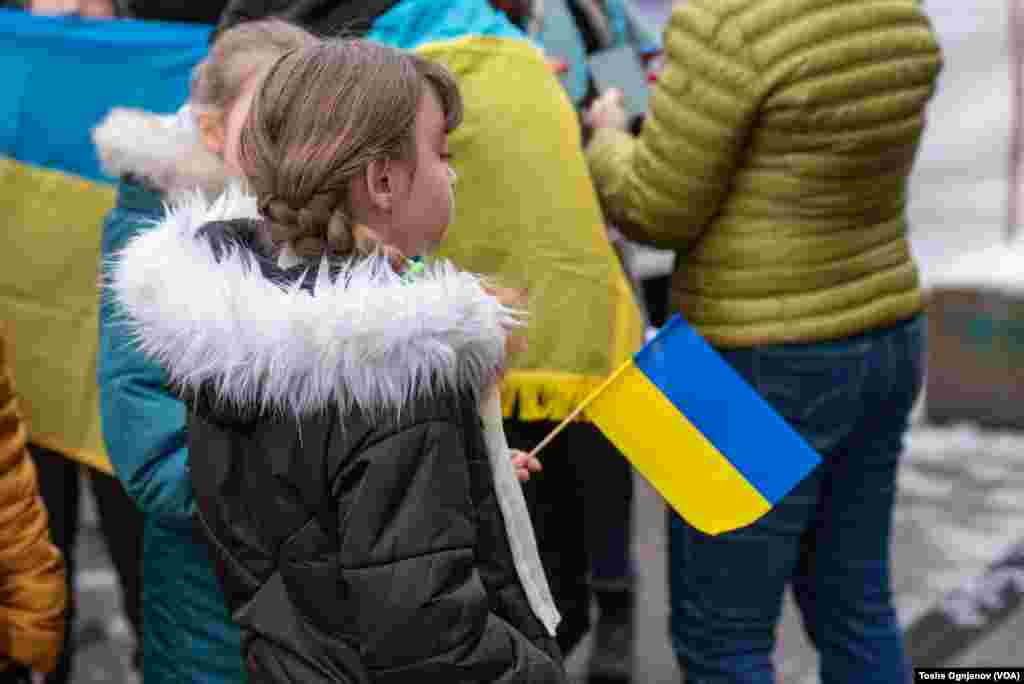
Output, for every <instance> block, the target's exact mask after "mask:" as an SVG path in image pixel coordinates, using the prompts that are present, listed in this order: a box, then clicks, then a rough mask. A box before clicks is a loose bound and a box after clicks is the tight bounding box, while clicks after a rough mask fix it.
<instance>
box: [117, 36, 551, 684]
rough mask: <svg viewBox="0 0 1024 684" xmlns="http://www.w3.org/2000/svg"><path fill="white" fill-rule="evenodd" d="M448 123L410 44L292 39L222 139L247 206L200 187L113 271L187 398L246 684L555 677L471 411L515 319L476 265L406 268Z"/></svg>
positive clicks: (440, 73)
mask: <svg viewBox="0 0 1024 684" xmlns="http://www.w3.org/2000/svg"><path fill="white" fill-rule="evenodd" d="M460 119H461V99H460V96H459V93H458V90H457V88H456V86H455V83H454V81H453V79H452V77H451V75H450V74H449V73H448V72H447V71H446V70H445V69H444V68H443V67H440V66H438V65H435V64H432V63H430V62H426V61H424V60H422V59H420V58H418V57H415V56H412V55H409V54H405V53H401V52H399V51H396V50H393V49H390V48H386V47H383V46H380V45H377V44H374V43H371V42H363V41H330V42H324V43H321V44H319V45H316V46H311V47H307V48H303V49H301V50H297V51H294V52H292V53H289V54H288V55H286V56H284V57H282V58H281V59H280V60H278V61H277V62H276V63H275V65H274V66H273V67H272V68H271V69H270V71H269V73H268V74H267V76H266V77H265V79H264V80H263V82H262V83H261V85H259V86H258V88H257V90H256V91H255V95H254V99H253V101H252V109H251V111H250V113H249V116H248V118H247V120H246V122H245V124H244V127H243V129H242V135H241V140H240V145H239V164H240V167H241V169H242V171H243V173H244V176H245V177H246V179H247V181H248V183H249V184H250V186H251V188H252V190H253V191H254V193H255V195H256V197H255V198H251V197H247V196H245V195H242V194H241V193H240V192H238V191H234V190H232V191H230V192H228V193H227V194H225V195H224V196H223V197H221V198H220V199H218V200H217V201H216V202H214V203H212V204H208V203H206V202H205V201H203V200H202V198H201V197H199V196H196V197H195V198H194V199H193V200H192V201H191V202H190V203H188V204H186V205H182V206H181V207H179V208H178V209H177V210H175V211H174V212H173V213H172V214H171V215H170V216H169V217H168V218H167V219H166V220H165V221H164V222H163V223H162V224H161V225H160V226H159V227H158V228H156V229H155V230H153V231H151V232H148V233H146V234H144V235H141V236H139V237H138V238H136V239H135V240H133V241H132V242H131V243H130V244H129V245H128V247H127V248H126V249H125V250H124V252H123V253H122V255H121V258H120V260H119V262H118V264H117V266H116V269H115V272H114V278H113V289H114V292H115V294H116V296H117V299H118V300H119V302H120V303H121V305H122V306H123V308H124V310H125V312H126V313H127V314H128V316H129V318H130V320H131V321H132V322H133V327H134V329H135V332H137V334H138V337H139V339H140V343H141V346H142V348H143V349H144V350H145V351H146V352H148V353H149V354H151V355H152V356H154V357H155V358H157V359H159V360H160V361H161V362H162V363H163V365H164V366H166V367H167V369H168V371H169V373H170V376H171V379H172V380H173V381H174V382H175V383H176V385H177V386H178V387H179V388H180V391H181V393H182V394H183V396H184V397H186V398H187V400H188V401H189V403H190V407H191V412H190V424H189V465H190V468H191V476H192V482H193V485H194V487H195V496H196V503H197V508H198V511H199V518H200V521H201V524H202V527H203V529H204V530H205V534H206V538H207V539H208V541H209V542H210V546H211V548H212V549H213V553H214V556H215V558H216V564H217V569H218V574H219V578H220V581H221V586H222V588H223V590H224V593H225V596H226V598H227V602H228V605H229V608H230V609H231V611H232V613H233V616H234V618H235V620H236V621H237V622H238V623H239V625H240V626H241V628H242V633H243V638H242V651H243V655H244V657H245V662H246V665H247V668H248V672H249V676H250V680H251V681H252V682H294V681H301V682H316V681H324V682H326V681H331V682H371V681H372V682H378V683H392V682H393V683H399V682H433V681H442V682H453V683H454V682H503V683H509V684H511V683H520V682H522V683H531V684H532V683H542V682H543V683H547V682H563V681H564V671H563V669H562V666H561V664H560V654H559V653H558V648H557V646H556V645H555V643H554V640H553V639H552V638H551V637H550V634H551V633H553V627H554V624H553V623H551V621H550V619H549V618H550V615H546V614H545V613H544V611H543V606H541V605H538V603H537V602H536V601H535V600H533V599H531V598H530V597H528V589H527V588H526V587H527V586H528V585H529V584H530V581H528V580H524V579H521V577H524V573H523V572H518V573H517V569H518V568H517V565H516V563H515V562H514V561H513V557H514V553H513V548H521V547H522V546H523V539H522V538H520V537H519V536H518V534H511V535H510V534H509V533H508V532H507V529H516V528H515V527H514V526H513V525H508V523H507V521H505V520H504V519H503V513H502V511H503V510H504V509H503V508H502V507H501V506H500V503H501V502H500V500H499V499H500V498H501V496H502V495H501V491H500V487H499V488H496V486H495V481H496V480H495V476H494V474H493V472H492V468H491V460H490V459H489V458H488V452H487V445H486V443H485V433H484V430H483V427H482V424H481V421H480V413H479V406H478V405H479V402H480V400H481V398H482V396H483V395H484V393H485V392H486V391H488V388H490V387H492V386H493V384H494V383H495V381H496V379H497V377H498V374H499V372H500V370H501V368H502V367H503V364H504V359H505V345H506V334H507V333H506V330H507V328H508V327H509V326H512V325H514V324H515V318H514V316H513V313H512V312H511V311H510V310H509V309H508V308H506V307H505V306H503V305H502V304H500V303H499V302H498V301H497V300H496V299H495V298H494V297H493V296H491V295H490V294H489V293H488V292H487V291H486V290H485V289H484V287H483V286H482V284H481V282H480V281H479V280H478V279H477V278H476V277H474V276H472V275H470V274H467V273H462V272H458V271H456V270H455V269H454V268H452V267H451V266H450V265H448V264H447V263H444V262H439V263H435V264H433V265H430V266H426V267H422V266H420V265H418V262H416V263H417V267H416V268H411V267H409V265H410V262H407V261H406V260H405V258H404V256H405V255H409V256H419V255H422V254H425V253H427V252H429V251H430V250H431V249H433V248H434V247H435V246H436V245H437V244H438V243H439V242H440V241H441V240H442V238H443V237H444V233H445V229H446V227H447V225H448V223H449V221H450V219H451V214H452V208H453V196H452V181H453V177H452V174H451V171H450V168H449V166H448V148H447V134H448V132H449V131H451V130H452V129H453V128H455V126H456V125H457V124H458V123H459V121H460ZM239 217H242V218H239ZM506 463H507V462H506ZM538 615H539V616H540V617H538Z"/></svg>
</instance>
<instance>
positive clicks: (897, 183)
mask: <svg viewBox="0 0 1024 684" xmlns="http://www.w3.org/2000/svg"><path fill="white" fill-rule="evenodd" d="M664 44H665V48H666V65H665V68H664V70H663V71H662V73H661V75H660V76H659V79H658V82H657V84H656V85H655V86H654V88H653V89H652V92H651V96H650V103H649V116H648V118H647V120H646V122H645V124H644V130H643V133H642V135H641V136H640V138H639V139H637V140H634V139H633V138H631V137H630V136H628V135H626V134H625V133H622V132H618V131H611V130H601V131H599V132H598V133H597V135H595V136H594V139H593V141H592V144H591V146H590V148H589V149H588V157H589V162H590V164H591V170H592V173H593V175H594V180H595V183H596V184H597V186H598V190H599V192H600V194H601V196H602V199H603V201H604V202H605V205H606V207H607V209H608V211H609V213H610V215H611V216H612V217H613V219H615V221H616V222H618V223H620V224H621V225H622V228H623V231H624V232H625V233H626V234H627V235H629V236H631V237H633V238H635V239H637V240H640V241H643V242H648V243H652V244H656V245H659V246H662V247H666V248H671V249H675V250H676V251H677V254H678V258H677V259H676V264H677V270H676V273H675V275H674V278H673V300H674V303H675V304H676V305H677V306H678V307H679V308H680V309H681V310H682V312H683V314H684V315H685V316H686V318H687V319H688V320H689V321H690V322H691V323H693V324H694V325H695V326H696V327H697V328H698V330H699V331H700V332H701V334H702V335H704V337H705V338H707V339H708V340H709V341H710V342H711V343H712V344H715V345H717V346H721V347H744V346H751V345H759V344H770V343H784V342H812V341H818V340H824V339H832V338H839V337H844V336H848V335H851V334H856V333H859V332H863V331H865V330H869V329H871V328H875V327H880V326H884V325H886V324H889V323H894V322H896V321H898V320H900V319H903V318H906V317H908V316H910V315H912V314H914V313H916V312H917V311H919V310H920V309H921V308H922V300H921V292H920V289H919V283H918V273H917V269H916V267H915V265H914V263H913V260H912V258H911V254H910V248H909V245H908V241H907V223H906V213H905V209H906V203H907V197H906V179H907V176H908V174H909V173H910V170H911V167H912V165H913V161H914V156H915V153H916V150H917V147H918V143H919V141H920V138H921V133H922V130H923V127H924V108H925V105H926V103H927V102H928V100H929V98H930V97H931V95H932V93H933V91H934V87H935V80H936V77H937V75H938V73H939V71H940V69H941V66H942V58H941V53H940V50H939V46H938V44H937V42H936V37H935V35H934V33H933V31H932V29H931V26H930V24H929V21H928V19H927V17H926V16H925V14H924V13H923V11H922V8H921V3H920V2H919V1H918V0H892V1H891V2H885V3H866V4H865V3H835V2H833V1H832V0H688V2H680V3H676V5H675V6H674V9H673V13H672V16H671V19H670V22H669V24H668V26H667V28H666V32H665V40H664Z"/></svg>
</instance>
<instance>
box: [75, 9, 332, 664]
mask: <svg viewBox="0 0 1024 684" xmlns="http://www.w3.org/2000/svg"><path fill="white" fill-rule="evenodd" d="M314 40H315V39H314V38H313V36H312V35H310V34H309V33H307V32H305V31H302V30H301V29H298V28H297V27H294V26H292V25H289V24H285V23H284V22H253V23H252V24H249V25H247V26H246V27H244V28H240V29H238V30H237V31H234V32H232V34H231V35H230V37H226V38H225V40H223V41H222V43H221V45H220V46H219V47H218V48H215V49H213V50H211V52H210V54H209V55H208V56H207V58H206V59H204V60H203V61H202V62H201V63H200V64H199V65H198V66H197V67H196V69H195V70H194V72H193V78H192V85H191V99H190V102H189V104H188V105H187V106H185V107H183V108H182V109H181V110H180V111H179V112H178V113H177V114H174V115H170V116H160V115H157V114H152V113H149V112H145V111H141V110H136V109H123V108H116V109H113V110H111V111H110V112H109V113H108V114H107V116H106V117H105V118H104V119H103V120H102V121H101V122H100V124H99V125H98V126H97V127H96V128H95V129H94V131H93V142H94V144H95V146H96V151H97V153H98V156H99V158H100V160H101V162H102V165H103V167H104V170H105V171H106V172H107V173H108V174H110V175H112V176H114V177H117V178H119V179H120V181H119V184H118V192H117V203H116V205H115V207H114V208H113V209H112V210H111V211H110V213H109V214H108V215H107V217H106V220H105V222H104V226H103V238H102V257H103V260H104V263H105V264H107V263H109V262H110V261H111V259H112V258H113V257H114V256H115V255H116V254H117V253H118V252H119V251H120V250H121V249H123V248H124V246H125V245H126V244H127V243H128V241H129V240H130V239H131V238H133V237H134V236H135V235H137V234H138V233H139V232H141V231H144V230H146V229H148V228H150V227H152V226H153V225H155V224H156V222H157V221H159V220H160V219H162V218H163V217H164V215H165V209H166V205H165V203H173V202H175V201H176V200H179V199H181V198H183V197H186V196H187V195H188V194H189V193H195V192H201V193H204V194H205V195H207V196H208V197H213V196H216V195H218V194H219V193H220V192H222V191H223V189H224V188H225V187H226V185H227V183H228V182H229V179H230V178H231V176H232V174H231V172H230V170H229V167H228V165H227V164H226V163H225V162H224V161H223V160H222V157H223V152H224V140H225V139H226V136H227V131H228V128H229V126H231V125H237V122H236V121H235V119H237V117H234V118H233V117H232V114H233V112H234V111H235V109H236V107H235V105H236V104H237V103H238V102H240V101H241V100H242V95H243V93H244V92H245V90H246V87H247V85H248V84H249V83H250V82H253V81H254V80H255V79H257V78H258V77H259V76H260V75H261V74H262V67H264V66H267V65H269V64H270V62H271V61H272V60H273V59H275V58H276V57H277V56H279V55H281V54H282V53H284V52H286V51H288V50H290V49H293V48H295V47H300V46H301V45H303V44H305V43H306V42H312V41H314ZM239 111H240V110H239ZM104 273H105V274H106V273H107V271H106V269H104ZM99 332H100V342H99V352H98V359H97V375H98V381H99V388H100V413H101V420H102V425H103V439H104V443H105V446H106V449H107V454H108V456H109V457H110V461H111V463H112V465H113V466H114V470H115V471H116V474H117V476H118V477H119V478H120V479H121V481H122V482H123V484H124V486H125V489H126V490H127V492H128V494H129V496H131V497H132V499H134V501H135V503H136V504H137V505H138V507H139V508H140V509H141V510H142V511H143V513H144V514H145V520H146V525H145V539H144V545H143V554H142V555H143V590H142V593H143V597H142V604H143V606H142V610H143V623H144V635H143V661H142V665H143V681H145V682H146V684H165V683H166V684H172V683H173V684H182V683H193V684H231V683H234V682H243V681H245V674H244V668H243V665H242V661H241V644H240V638H241V637H240V633H239V630H238V627H237V626H236V625H235V624H234V622H233V621H232V619H231V616H230V615H229V614H228V612H227V609H226V607H225V605H224V599H223V596H222V594H221V590H220V586H219V585H218V583H217V579H216V576H215V574H214V568H213V565H212V561H211V559H210V554H209V551H208V549H207V547H206V545H205V543H204V542H203V541H202V540H201V539H200V538H199V537H198V536H197V530H196V528H195V525H196V522H195V519H194V515H195V511H196V504H195V498H194V496H193V492H192V486H191V483H190V480H189V475H188V466H187V456H188V454H187V448H186V438H187V435H186V409H185V406H184V404H183V403H182V402H181V401H179V400H178V399H177V398H176V397H175V396H174V395H173V394H172V393H171V391H170V389H169V387H168V379H167V375H166V373H165V372H164V370H163V369H162V368H161V367H160V366H159V365H158V364H156V363H155V362H153V361H150V360H149V359H147V358H146V357H145V356H144V355H143V353H142V351H141V350H140V349H139V348H138V347H137V345H136V343H135V340H134V339H133V338H132V337H131V336H130V334H129V331H128V330H127V328H126V327H125V326H124V325H123V320H122V319H121V318H120V315H119V313H118V312H117V310H116V309H115V307H114V303H113V301H112V299H111V296H110V294H109V292H107V291H106V290H104V293H103V297H102V300H101V303H100V326H99Z"/></svg>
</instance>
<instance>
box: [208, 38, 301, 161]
mask: <svg viewBox="0 0 1024 684" xmlns="http://www.w3.org/2000/svg"><path fill="white" fill-rule="evenodd" d="M316 41H317V38H316V37H315V36H313V35H312V34H311V33H308V32H307V31H305V30H303V29H301V28H299V27H298V26H295V25H294V24H289V23H288V22H286V21H281V20H280V19H267V20H263V21H251V22H245V23H242V24H239V25H238V26H235V27H234V28H232V29H230V30H228V31H225V32H224V33H222V34H221V35H220V36H219V37H218V38H217V41H216V42H215V43H214V44H213V46H212V47H211V48H210V53H209V54H208V55H207V56H206V58H205V59H204V60H203V61H202V62H200V63H199V64H198V65H197V66H196V68H195V69H194V70H193V72H192V84H191V95H190V97H189V105H190V106H191V108H192V110H193V112H194V114H195V118H196V123H197V125H198V128H199V131H200V134H201V136H202V139H203V143H204V144H205V145H206V146H207V147H208V148H209V149H210V151H212V152H213V153H214V154H216V155H218V156H220V157H223V158H224V159H225V161H226V162H227V163H228V164H229V166H230V167H232V169H233V170H234V171H236V172H237V171H238V169H237V165H238V162H237V159H238V154H237V152H238V151H237V146H238V134H239V131H240V130H241V128H242V123H243V122H244V121H245V114H246V112H248V110H249V100H250V99H251V98H252V95H253V92H254V91H255V89H256V86H257V85H258V83H259V77H260V76H262V75H263V74H264V73H265V72H266V70H267V69H268V68H269V67H270V65H271V64H273V63H274V61H275V60H277V59H278V58H279V57H280V56H281V55H283V54H285V53H287V52H290V51H292V50H297V49H299V48H302V47H306V46H309V45H313V44H315V43H316Z"/></svg>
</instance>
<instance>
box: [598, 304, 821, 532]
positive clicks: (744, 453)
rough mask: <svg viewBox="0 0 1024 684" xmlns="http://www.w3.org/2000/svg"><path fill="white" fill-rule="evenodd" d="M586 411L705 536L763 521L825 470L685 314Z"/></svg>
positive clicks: (607, 385)
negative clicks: (813, 474)
mask: <svg viewBox="0 0 1024 684" xmlns="http://www.w3.org/2000/svg"><path fill="white" fill-rule="evenodd" d="M584 403H585V404H587V405H586V412H587V415H588V417H589V418H590V419H591V420H592V421H593V422H594V424H596V425H597V426H598V427H599V428H600V429H601V431H602V432H603V433H604V434H605V435H606V436H607V437H608V439H610V440H611V441H612V442H613V443H614V444H615V446H616V447H618V449H619V451H621V452H622V454H623V455H624V456H625V457H626V458H627V459H629V461H630V462H631V463H632V464H633V466H634V467H635V468H636V469H637V470H638V471H640V474H641V475H643V476H644V477H645V478H646V479H647V480H648V481H649V482H650V483H651V485H652V486H653V487H654V488H655V489H657V490H658V493H660V494H661V496H662V497H663V498H664V499H665V501H666V502H668V504H669V505H670V506H672V508H674V509H675V510H676V512H677V513H679V515H681V516H682V517H683V518H684V519H685V520H686V521H687V522H688V523H690V524H691V525H693V526H694V527H695V528H697V529H698V530H700V531H702V532H705V533H707V534H720V533H722V532H728V531H730V530H735V529H737V528H739V527H743V526H745V525H749V524H751V523H753V522H755V521H756V520H757V519H758V518H760V517H761V516H763V515H764V514H765V513H767V512H768V511H769V510H771V508H772V506H774V505H775V504H776V503H777V502H778V501H779V500H780V499H781V498H782V497H783V496H785V495H786V494H787V493H788V492H789V491H790V490H792V489H793V487H795V486H796V485H797V484H798V483H799V482H800V481H801V480H802V479H803V478H804V477H805V476H806V475H807V474H808V473H810V472H811V471H812V470H813V469H814V468H815V466H817V465H818V464H819V463H820V462H821V459H820V457H819V456H818V454H817V452H816V451H815V450H814V449H813V448H811V446H810V445H809V444H807V442H806V441H805V440H804V439H803V438H802V437H801V436H800V435H799V434H797V432H796V431H795V430H794V429H793V428H792V427H790V426H789V424H788V423H786V421H785V420H784V419H783V418H782V417H781V416H780V415H779V414H778V413H776V412H775V410H774V409H772V408H771V406H769V405H768V403H767V402H766V401H765V400H764V399H762V398H761V396H760V395H759V394H758V393H757V392H756V391H754V389H753V388H752V387H750V385H748V384H747V383H746V381H745V380H743V379H742V378H741V377H740V376H739V374H738V373H736V371H735V370H733V368H732V367H731V366H729V364H728V363H726V362H725V360H724V359H722V357H720V356H719V355H718V354H717V353H716V352H715V351H714V350H713V349H712V348H711V347H710V346H709V345H708V344H707V342H705V341H704V339H703V338H702V337H701V336H700V335H698V334H697V332H696V331H695V330H694V329H693V328H691V327H690V326H689V325H687V324H686V322H685V321H684V320H683V319H682V317H681V316H679V315H676V316H674V317H673V318H672V319H671V320H670V321H668V323H666V324H665V326H664V327H663V328H662V329H661V331H660V332H659V333H658V335H657V336H656V337H655V338H654V339H652V340H651V341H650V342H648V343H647V345H645V346H644V348H643V349H641V350H640V351H639V352H637V353H636V355H634V356H633V359H632V360H631V361H627V362H626V363H624V364H623V365H622V366H621V367H620V368H619V369H618V370H617V371H616V372H615V373H614V374H613V375H612V376H611V377H610V378H609V379H608V380H607V381H606V382H605V383H604V384H603V385H602V386H601V387H600V388H598V389H597V390H595V392H594V393H593V394H592V395H591V396H590V397H589V398H588V400H587V401H586V402H584Z"/></svg>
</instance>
